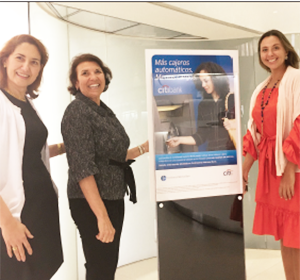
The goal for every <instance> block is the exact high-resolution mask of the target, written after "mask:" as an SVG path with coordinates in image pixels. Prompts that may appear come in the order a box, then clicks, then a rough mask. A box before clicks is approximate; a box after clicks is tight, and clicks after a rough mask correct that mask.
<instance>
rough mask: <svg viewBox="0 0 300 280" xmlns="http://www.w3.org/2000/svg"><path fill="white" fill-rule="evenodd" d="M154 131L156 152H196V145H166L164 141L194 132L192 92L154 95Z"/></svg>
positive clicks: (194, 119)
mask: <svg viewBox="0 0 300 280" xmlns="http://www.w3.org/2000/svg"><path fill="white" fill-rule="evenodd" d="M154 98H155V99H154V102H155V103H156V105H155V106H153V107H154V108H157V110H156V112H154V114H153V116H154V125H155V127H154V131H155V151H156V154H173V153H187V152H197V151H198V147H196V146H189V145H179V146H178V147H174V148H171V147H168V146H167V145H166V141H167V140H168V139H170V138H172V137H175V136H190V135H193V134H194V133H195V132H196V118H195V110H194V100H193V96H192V94H184V95H168V96H155V97H154Z"/></svg>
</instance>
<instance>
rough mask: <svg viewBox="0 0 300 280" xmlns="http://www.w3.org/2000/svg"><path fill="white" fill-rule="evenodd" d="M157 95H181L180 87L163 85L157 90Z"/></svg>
mask: <svg viewBox="0 0 300 280" xmlns="http://www.w3.org/2000/svg"><path fill="white" fill-rule="evenodd" d="M158 93H160V94H163V93H182V89H181V87H169V86H168V85H163V86H162V87H160V88H159V89H158Z"/></svg>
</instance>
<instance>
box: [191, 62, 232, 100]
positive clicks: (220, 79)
mask: <svg viewBox="0 0 300 280" xmlns="http://www.w3.org/2000/svg"><path fill="white" fill-rule="evenodd" d="M201 70H204V71H205V72H207V73H208V74H215V75H211V76H210V77H211V79H212V83H213V85H214V88H215V91H216V93H217V94H218V95H219V97H220V98H222V99H224V98H225V96H226V95H227V94H228V93H229V91H230V87H229V79H228V77H227V74H226V72H225V70H224V69H223V67H221V66H220V65H219V64H217V63H214V62H203V63H201V64H200V65H199V66H198V67H197V69H196V70H195V72H194V83H195V86H196V89H197V90H199V91H200V92H201V94H202V96H203V98H204V99H210V98H212V97H211V95H210V94H208V93H207V92H206V91H205V89H204V88H203V87H202V82H201V80H200V78H199V73H200V71H201Z"/></svg>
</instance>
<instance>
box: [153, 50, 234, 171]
mask: <svg viewBox="0 0 300 280" xmlns="http://www.w3.org/2000/svg"><path fill="white" fill-rule="evenodd" d="M203 62H214V63H217V64H219V65H220V66H222V67H223V69H224V70H225V72H226V73H227V75H228V76H233V59H232V58H231V57H230V56H229V55H154V56H153V57H152V75H153V96H154V98H155V96H164V95H165V96H167V95H180V94H192V96H193V100H194V102H193V104H194V112H195V120H197V119H198V105H199V103H200V102H201V100H202V96H201V94H200V92H198V91H197V89H196V87H195V84H194V82H193V73H194V71H195V70H196V68H197V67H198V66H199V65H200V64H201V63H203ZM196 125H197V123H196ZM206 146H207V143H204V144H203V145H201V146H199V148H198V150H199V152H201V155H200V154H199V156H196V155H195V153H193V154H194V156H189V155H187V154H181V155H182V158H183V159H184V160H183V161H184V162H178V163H181V164H178V165H177V164H176V160H175V155H156V169H157V170H158V169H173V168H188V167H200V166H213V165H225V164H236V163H237V158H236V151H217V152H213V153H214V154H216V153H219V154H220V155H221V154H222V156H223V157H218V156H217V155H216V159H214V160H208V159H209V158H210V157H211V154H210V153H211V152H206ZM224 153H225V157H224ZM196 154H198V153H196ZM226 154H227V155H228V157H226ZM177 155H178V154H177ZM172 157H173V159H172ZM225 158H226V159H225ZM164 160H165V161H166V162H165V163H166V164H164V163H162V161H164Z"/></svg>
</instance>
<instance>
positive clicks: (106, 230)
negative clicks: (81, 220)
mask: <svg viewBox="0 0 300 280" xmlns="http://www.w3.org/2000/svg"><path fill="white" fill-rule="evenodd" d="M98 229H99V233H98V234H97V235H96V238H97V239H98V240H100V241H101V242H103V243H110V242H113V241H114V237H115V232H116V230H115V229H114V227H113V225H112V223H111V221H110V219H109V217H108V216H105V217H103V218H98Z"/></svg>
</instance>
